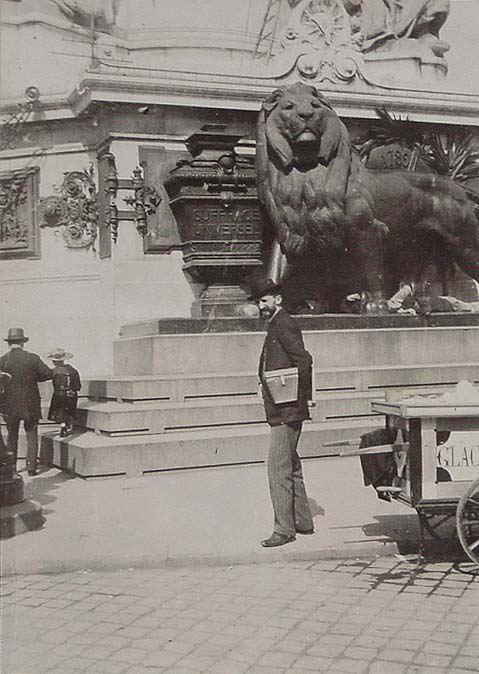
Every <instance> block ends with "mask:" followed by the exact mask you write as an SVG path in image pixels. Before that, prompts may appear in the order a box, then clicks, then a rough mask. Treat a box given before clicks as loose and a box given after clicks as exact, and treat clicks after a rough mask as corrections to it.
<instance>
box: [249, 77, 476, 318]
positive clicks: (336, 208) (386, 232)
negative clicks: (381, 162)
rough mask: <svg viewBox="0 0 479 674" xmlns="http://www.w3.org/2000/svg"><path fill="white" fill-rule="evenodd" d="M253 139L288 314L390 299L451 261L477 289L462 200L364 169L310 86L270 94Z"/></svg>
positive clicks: (417, 178) (448, 184)
mask: <svg viewBox="0 0 479 674" xmlns="http://www.w3.org/2000/svg"><path fill="white" fill-rule="evenodd" d="M257 131H258V133H257V150H256V162H257V164H256V170H257V175H258V190H259V196H260V200H261V203H262V204H263V206H264V207H265V209H266V211H267V213H268V216H269V219H270V221H271V224H272V227H273V230H274V231H273V236H274V237H275V238H276V240H277V241H278V242H279V245H280V247H281V251H282V252H283V254H284V255H285V256H286V259H287V262H288V269H287V271H286V275H285V277H284V278H283V283H284V288H285V294H286V295H287V296H288V294H289V297H290V300H291V302H290V306H291V307H292V308H294V304H295V303H296V305H297V306H300V305H301V301H304V300H305V299H306V300H307V299H317V298H320V299H321V301H323V302H324V300H325V301H326V302H325V304H324V306H326V310H329V311H337V310H338V308H339V306H340V303H341V300H342V299H343V298H344V297H345V295H346V294H347V293H349V292H360V291H364V292H368V293H371V294H372V295H375V296H376V297H390V296H391V295H392V294H393V293H394V292H395V291H396V290H397V288H398V286H399V283H400V282H401V281H407V282H411V281H413V282H417V280H418V279H419V278H420V276H421V273H422V272H423V270H424V269H425V267H426V265H429V264H431V263H434V264H436V265H438V266H441V265H442V266H446V265H448V264H449V265H450V264H452V263H453V262H456V263H457V264H458V265H459V267H460V268H461V269H462V270H463V271H464V272H465V273H466V274H467V275H468V276H470V277H472V278H474V279H476V280H479V236H478V235H479V226H478V222H477V219H476V217H475V214H474V210H473V206H472V204H471V203H470V201H469V200H468V198H467V195H466V192H465V191H464V190H463V189H462V188H461V187H460V186H459V185H457V184H456V183H454V182H452V181H451V180H448V179H445V178H441V177H440V176H438V175H435V174H420V173H412V172H409V173H408V172H401V171H386V170H384V171H383V170H381V171H375V170H371V169H368V168H366V166H365V165H364V164H363V163H362V162H361V160H360V158H359V155H358V154H357V153H356V151H355V150H354V149H353V147H352V144H351V141H350V138H349V134H348V131H347V129H346V127H345V126H344V124H343V123H342V122H341V120H340V119H339V117H338V116H337V114H336V113H335V111H334V110H333V109H332V107H331V105H330V103H329V102H328V101H327V100H326V98H324V96H323V95H322V94H320V93H319V92H318V91H317V90H316V88H315V87H313V86H309V85H306V84H302V83H297V84H294V85H292V86H289V87H286V88H282V89H279V90H277V91H275V92H274V93H273V94H272V95H271V96H270V97H269V98H267V99H266V100H265V101H264V103H263V106H262V110H261V112H260V116H259V120H258V129H257ZM276 280H277V279H276Z"/></svg>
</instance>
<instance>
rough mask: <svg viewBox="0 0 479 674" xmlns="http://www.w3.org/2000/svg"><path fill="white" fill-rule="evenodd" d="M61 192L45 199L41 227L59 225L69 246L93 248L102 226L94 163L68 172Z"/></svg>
mask: <svg viewBox="0 0 479 674" xmlns="http://www.w3.org/2000/svg"><path fill="white" fill-rule="evenodd" d="M58 192H59V194H58V196H57V195H53V196H49V197H46V199H43V200H42V202H41V212H42V223H41V227H54V228H56V229H57V231H58V232H59V234H60V235H61V236H62V237H63V239H64V241H65V244H66V246H67V247H68V248H93V247H94V244H95V239H96V236H97V226H98V205H97V189H96V185H95V181H94V172H93V167H92V166H90V168H89V169H88V170H85V171H71V172H68V173H65V178H64V180H63V183H62V185H61V187H60V188H59V189H58Z"/></svg>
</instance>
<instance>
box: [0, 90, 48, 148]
mask: <svg viewBox="0 0 479 674" xmlns="http://www.w3.org/2000/svg"><path fill="white" fill-rule="evenodd" d="M25 98H26V99H27V100H26V102H25V103H19V105H18V110H16V112H14V113H12V115H11V116H10V117H9V119H7V121H6V122H5V123H4V124H3V125H2V128H1V141H0V151H2V150H7V149H10V150H13V149H15V147H16V146H17V144H18V138H19V136H20V133H21V131H22V129H23V127H24V126H25V124H26V122H27V121H28V118H29V117H30V115H31V114H32V112H33V110H34V108H35V106H36V105H37V103H38V99H39V98H40V91H39V89H37V87H28V88H27V89H25Z"/></svg>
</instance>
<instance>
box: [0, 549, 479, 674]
mask: <svg viewBox="0 0 479 674" xmlns="http://www.w3.org/2000/svg"><path fill="white" fill-rule="evenodd" d="M2 594H3V597H2V619H3V627H4V629H3V637H2V638H3V640H4V643H3V648H2V668H1V672H2V674H44V673H46V672H49V673H51V674H77V673H80V672H88V673H89V674H94V673H95V674H120V673H122V674H153V673H154V674H156V673H159V674H160V673H163V672H164V673H165V674H166V673H168V674H198V673H200V672H207V673H208V674H242V673H243V672H249V673H250V674H273V673H274V674H280V673H281V674H283V673H286V672H287V673H290V674H300V673H302V674H303V673H304V674H307V673H309V674H310V673H311V672H349V673H351V672H352V673H354V674H356V673H359V672H372V673H376V672H377V673H378V674H383V673H387V674H399V673H402V672H405V673H411V674H412V673H414V674H418V673H423V672H430V673H431V674H440V673H441V672H452V673H453V674H470V672H478V671H479V578H478V577H476V578H474V577H473V576H471V575H467V574H464V573H461V572H460V571H458V570H457V569H456V568H455V567H453V565H452V564H450V563H428V564H425V565H423V566H418V565H417V563H416V561H415V560H412V559H410V560H408V559H405V558H399V557H396V558H380V559H376V560H373V561H364V560H355V561H331V562H300V563H297V562H296V563H294V562H291V563H277V564H271V565H258V566H251V565H250V566H235V567H203V568H196V569H191V568H189V569H161V570H155V571H151V570H148V571H145V570H128V571H126V570H125V571H115V572H101V573H100V572H87V571H83V572H81V571H79V572H75V573H68V574H61V575H51V576H47V575H37V576H22V577H7V578H6V579H5V580H4V583H3V588H2Z"/></svg>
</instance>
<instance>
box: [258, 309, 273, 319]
mask: <svg viewBox="0 0 479 674" xmlns="http://www.w3.org/2000/svg"><path fill="white" fill-rule="evenodd" d="M273 314H274V309H270V308H269V307H262V308H261V309H260V310H259V315H260V318H262V319H263V320H265V321H267V320H269V319H270V318H271V317H272V316H273Z"/></svg>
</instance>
